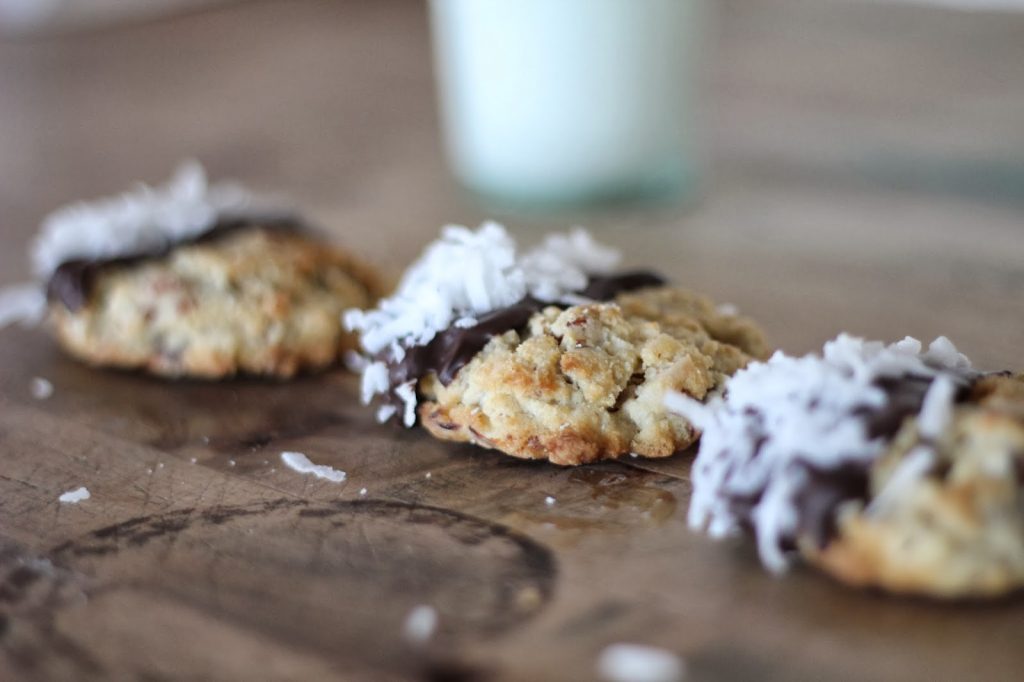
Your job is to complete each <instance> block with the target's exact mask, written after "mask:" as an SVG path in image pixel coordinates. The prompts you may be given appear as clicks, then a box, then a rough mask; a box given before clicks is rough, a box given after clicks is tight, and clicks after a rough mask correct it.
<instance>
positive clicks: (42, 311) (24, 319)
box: [0, 284, 46, 327]
mask: <svg viewBox="0 0 1024 682" xmlns="http://www.w3.org/2000/svg"><path fill="white" fill-rule="evenodd" d="M45 315H46V295H45V294H44V293H43V290H42V288H41V287H40V286H39V285H38V284H17V285H14V286H10V287H6V288H4V289H0V327H6V326H7V325H10V324H14V323H15V322H18V323H20V324H22V325H24V326H27V327H30V326H32V325H35V324H39V323H40V322H42V320H43V317H44V316H45Z"/></svg>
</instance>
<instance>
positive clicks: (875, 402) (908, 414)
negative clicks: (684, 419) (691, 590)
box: [670, 336, 1024, 598]
mask: <svg viewBox="0 0 1024 682" xmlns="http://www.w3.org/2000/svg"><path fill="white" fill-rule="evenodd" d="M1021 388H1022V382H1020V380H1019V379H1013V378H1010V377H1003V376H996V375H983V374H981V373H979V372H977V371H975V370H973V369H971V367H970V363H969V362H968V361H967V359H966V358H965V357H964V356H963V355H961V354H959V353H957V352H956V349H955V348H954V347H953V345H952V344H951V343H949V341H948V340H946V339H943V338H940V339H937V340H936V341H935V342H933V343H932V345H931V346H930V347H929V349H928V350H927V351H925V352H922V350H921V345H920V343H918V342H917V341H915V340H913V339H905V340H904V341H901V342H899V343H897V344H892V345H891V346H884V345H883V344H880V343H873V342H865V341H863V340H861V339H855V338H851V337H848V336H840V337H839V338H837V339H836V340H835V341H832V342H830V343H828V344H826V346H825V349H824V353H823V356H822V357H815V356H807V357H804V358H790V357H786V356H784V355H781V354H776V355H775V356H774V357H772V359H771V360H770V361H769V362H767V363H754V364H752V365H750V366H749V367H748V368H747V369H745V370H743V371H741V372H739V373H737V374H736V376H735V377H734V378H733V379H732V380H731V381H730V382H729V383H728V384H727V387H726V394H725V396H724V398H720V399H716V400H715V401H712V403H711V404H709V405H700V404H696V403H694V402H692V401H691V400H689V399H686V398H670V404H671V405H672V406H673V408H674V409H676V410H677V411H679V412H681V413H682V414H684V415H687V416H689V417H690V418H691V419H692V420H693V421H694V422H696V423H697V424H698V425H699V426H701V427H702V428H703V429H704V436H703V440H702V443H701V447H700V452H699V453H698V456H697V459H696V461H695V463H694V469H693V482H694V492H693V498H692V500H691V506H690V523H691V526H692V527H694V528H695V529H698V530H706V531H707V532H708V533H710V534H711V535H713V536H716V537H721V536H725V535H731V534H734V533H737V532H740V531H741V530H742V529H745V528H746V529H750V530H752V531H753V533H754V535H755V538H756V540H757V543H758V548H759V550H760V554H761V558H762V560H763V562H764V563H765V565H766V566H767V567H768V568H770V569H772V570H775V571H781V570H783V569H785V568H786V566H787V565H788V563H789V561H790V560H791V559H792V558H793V557H794V556H796V555H801V556H803V557H804V558H805V559H806V560H807V561H809V562H810V563H812V564H814V565H816V566H818V567H819V568H822V569H823V570H825V571H826V572H828V573H830V574H831V575H833V576H835V577H836V578H838V579H839V580H841V581H843V582H846V583H848V584H851V585H856V586H871V587H877V588H880V589H883V590H886V591H889V592H895V593H913V594H919V595H927V596H931V597H937V598H976V597H992V596H997V595H1000V594H1005V593H1007V592H1009V591H1012V590H1014V589H1017V588H1018V587H1020V586H1021V585H1022V584H1024V496H1022V492H1024V491H1022V489H1021V488H1022V483H1024V481H1022V471H1024V419H1021V416H1020V412H1019V409H1020V407H1021V404H1020V403H1019V402H1018V401H1019V400H1020V398H1021V395H1022V394H1021Z"/></svg>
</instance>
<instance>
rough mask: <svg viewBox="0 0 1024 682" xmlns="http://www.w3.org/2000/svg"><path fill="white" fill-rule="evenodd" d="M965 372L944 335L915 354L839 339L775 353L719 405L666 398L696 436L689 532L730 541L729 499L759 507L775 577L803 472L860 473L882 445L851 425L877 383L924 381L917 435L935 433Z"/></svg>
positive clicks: (735, 382)
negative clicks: (798, 354) (810, 351)
mask: <svg viewBox="0 0 1024 682" xmlns="http://www.w3.org/2000/svg"><path fill="white" fill-rule="evenodd" d="M970 367H971V365H970V361H969V360H968V359H967V358H966V357H965V356H963V355H962V354H960V353H959V352H957V350H956V347H955V346H953V344H952V343H951V342H950V341H949V340H948V339H946V338H944V337H940V338H938V339H936V340H935V341H933V342H932V344H931V345H930V346H929V347H928V350H927V351H925V352H922V349H921V343H920V342H919V341H917V340H916V339H913V338H910V337H907V338H905V339H903V340H902V341H899V342H897V343H894V344H891V345H888V346H886V345H885V344H883V343H880V342H869V341H864V340H863V339H859V338H855V337H851V336H847V335H845V334H843V335H840V336H839V337H837V338H836V339H835V340H833V341H830V342H828V343H827V344H825V347H824V351H823V355H822V356H821V357H818V356H814V355H808V356H805V357H802V358H794V357H789V356H786V355H784V354H782V353H781V352H777V353H776V354H775V355H774V356H772V358H771V359H770V360H769V361H768V362H755V363H752V364H751V365H749V366H748V367H747V368H746V369H744V370H741V371H740V372H737V373H736V375H735V376H734V377H733V378H732V379H731V380H730V381H729V382H728V383H727V386H726V394H725V396H724V397H715V398H712V399H711V400H709V402H708V403H707V404H702V403H699V402H697V401H695V400H693V399H691V398H688V397H686V396H684V395H682V394H671V395H669V396H667V397H666V405H667V406H668V407H669V408H670V409H672V410H673V411H675V412H677V413H679V414H681V415H682V416H684V417H686V418H687V419H688V420H690V421H691V422H692V423H693V424H694V425H695V426H697V427H698V428H699V429H701V430H702V431H703V435H702V438H701V445H700V451H699V453H698V455H697V459H696V461H695V462H694V466H693V473H692V476H693V497H692V500H691V503H690V510H689V523H690V526H691V527H692V528H694V529H695V530H700V529H704V530H706V531H707V532H708V533H709V534H710V535H711V536H712V537H723V536H726V535H731V534H734V533H736V532H738V530H739V528H740V525H741V522H742V521H743V520H744V519H742V518H741V517H740V516H739V512H738V511H737V510H736V505H735V500H738V499H745V500H757V502H756V504H755V505H754V507H753V511H752V513H751V518H750V519H749V520H750V521H751V522H752V523H753V526H754V531H755V534H756V537H757V542H758V549H759V552H760V555H761V559H762V561H763V562H764V564H765V565H766V566H767V567H768V568H769V569H771V570H773V571H782V570H784V569H785V567H786V565H787V561H786V556H785V553H784V550H783V546H784V545H785V544H786V541H787V540H792V538H793V537H794V534H795V532H796V527H797V523H798V510H797V508H796V506H795V502H794V498H795V495H796V493H797V492H798V491H799V490H801V488H802V487H803V486H804V485H806V483H807V477H808V468H813V469H816V470H819V471H825V470H833V469H837V468H839V467H841V466H843V465H844V464H860V465H868V464H870V463H871V462H872V461H874V460H875V459H876V458H877V457H878V456H879V455H880V454H881V453H882V452H883V450H884V448H885V446H886V444H885V442H883V439H872V438H871V437H870V436H869V434H868V431H867V425H866V423H865V420H864V419H857V418H854V415H855V414H857V413H858V412H859V411H860V412H863V411H864V410H865V409H867V410H872V409H873V410H880V409H882V408H884V407H885V405H886V404H887V400H888V398H887V395H886V392H885V391H884V390H883V389H882V388H880V387H879V386H877V385H876V384H875V381H876V380H878V379H882V378H899V377H918V378H922V379H926V380H932V382H931V385H930V387H929V390H928V393H927V395H926V398H925V403H924V406H923V407H922V409H921V412H920V415H919V420H920V425H921V426H920V428H921V429H922V432H923V433H925V432H926V433H928V434H932V435H936V434H938V433H940V432H941V431H942V430H943V428H944V427H945V424H946V423H947V421H948V419H949V417H950V414H951V409H952V401H953V397H954V395H955V392H956V388H957V386H958V385H961V384H962V383H963V381H964V378H965V377H966V376H968V375H969V374H970V373H971V370H970ZM936 379H937V380H936Z"/></svg>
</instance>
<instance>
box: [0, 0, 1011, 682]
mask: <svg viewBox="0 0 1024 682" xmlns="http://www.w3.org/2000/svg"><path fill="white" fill-rule="evenodd" d="M720 7H721V12H720V16H719V20H718V31H719V33H720V40H719V41H718V44H717V46H716V47H715V52H716V55H715V56H716V58H715V59H713V60H711V64H712V65H713V69H712V77H711V79H710V83H709V97H708V98H707V102H708V112H707V131H708V142H709V148H710V150H711V151H712V153H711V154H710V156H709V164H708V170H709V173H708V182H707V184H706V189H705V191H704V193H703V195H702V197H701V198H700V200H699V201H697V202H694V203H691V204H690V205H688V206H683V207H672V206H665V207H659V208H655V209H648V210H640V209H637V208H628V207H627V208H619V209H615V210H611V211H604V212H600V213H597V212H594V213H578V214H563V215H537V214H535V215H505V216H503V217H504V218H505V219H506V220H507V222H509V224H510V225H513V226H514V227H516V228H517V229H518V231H520V232H521V233H523V234H524V235H527V238H529V237H530V236H536V235H539V234H540V233H541V232H542V231H543V230H545V229H548V228H551V227H564V226H565V225H568V224H572V223H575V222H581V221H582V222H586V223H587V224H589V225H591V226H593V228H594V230H595V231H596V232H597V233H598V234H599V236H600V237H601V238H602V239H605V240H607V241H610V242H612V243H614V244H617V245H619V246H621V247H623V248H624V250H625V251H626V252H627V253H628V254H629V259H630V261H631V262H632V263H639V264H649V265H652V266H654V267H655V268H658V269H661V270H663V271H665V272H667V273H668V274H670V275H672V276H673V277H674V278H675V279H677V280H678V281H679V282H681V283H683V284H686V285H689V286H692V287H694V288H699V289H702V290H704V291H707V292H708V293H711V294H713V295H714V296H715V297H716V298H718V299H719V300H723V301H730V302H733V303H735V304H737V305H739V306H740V307H741V308H742V309H743V310H745V311H747V312H749V313H750V314H752V315H754V316H756V317H758V318H759V319H761V320H763V322H764V325H765V326H766V328H767V329H768V331H769V332H770V334H771V336H772V338H773V340H774V341H775V342H776V343H777V344H778V345H780V346H781V347H783V348H786V349H787V350H789V351H792V352H804V351H808V350H811V349H813V348H815V347H817V346H819V345H820V343H821V342H822V341H824V340H825V339H827V338H829V337H831V336H833V335H834V334H835V333H837V332H838V331H840V330H844V329H845V330H849V331H852V332H855V333H860V334H865V335H869V336H872V337H878V338H885V339H895V338H900V337H902V336H903V335H905V334H912V335H915V336H919V337H925V338H930V337H933V336H935V335H938V334H947V335H949V336H950V337H951V338H953V339H954V340H955V341H956V342H957V343H958V344H959V345H960V346H961V347H962V348H963V349H964V350H965V351H966V352H967V353H969V354H970V355H971V356H972V357H974V358H975V359H976V360H977V362H978V363H979V364H980V365H982V366H984V367H989V368H1002V367H1016V368H1018V369H1019V368H1021V367H1022V366H1024V362H1022V361H1021V349H1022V348H1024V128H1022V127H1021V126H1020V121H1021V120H1024V88H1022V86H1021V82H1020V77H1019V76H1020V73H1019V69H1020V64H1022V63H1024V16H1015V15H985V14H959V13H955V12H948V11H941V10H925V9H919V8H909V7H890V6H889V5H888V4H881V3H855V2H842V1H838V0H837V1H836V2H829V3H821V2H818V1H816V0H765V1H764V2H758V3H747V2H740V1H738V0H737V1H735V2H725V3H721V4H720ZM0 92H2V93H3V96H2V97H0V169H2V173H3V174H2V177H3V178H4V182H3V183H0V206H2V208H3V213H2V215H3V223H2V224H0V230H2V235H3V244H4V246H5V248H4V249H0V272H2V273H3V275H2V277H3V279H4V281H5V283H7V282H15V281H18V280H20V279H24V278H25V277H26V276H27V274H28V270H27V264H26V261H25V259H24V256H23V253H24V249H25V248H26V246H27V244H28V242H29V239H30V237H31V234H32V232H33V230H34V229H35V225H36V224H37V223H38V221H39V219H40V217H41V216H42V215H44V214H45V213H46V212H47V211H48V210H50V209H51V208H52V207H53V206H55V205H57V204H60V203H62V202H65V201H68V200H72V199H76V198H80V197H89V196H95V195H99V194H103V193H107V192H110V191H114V190H117V189H119V188H121V187H122V186H124V185H126V184H128V183H129V182H131V181H132V180H134V179H137V178H144V179H148V180H152V181H157V180H159V179H161V178H162V177H164V176H165V175H166V174H167V173H168V172H169V170H170V168H171V167H172V166H173V165H174V164H175V163H176V162H177V161H178V160H179V159H181V158H182V157H186V156H197V157H199V158H200V159H202V160H203V161H204V162H206V163H207V164H208V165H209V166H210V167H211V169H212V171H213V172H214V173H216V174H218V175H221V174H223V175H231V176H235V177H239V178H241V179H243V180H245V181H247V182H249V183H251V184H253V185H256V186H258V187H261V188H264V189H274V190H284V191H286V192H287V193H288V194H290V195H291V196H292V197H294V198H295V199H296V200H297V201H298V202H300V203H301V204H302V205H304V206H308V207H309V210H310V211H311V213H312V214H313V215H314V216H315V217H316V218H317V219H318V220H319V222H321V223H322V224H323V225H324V226H325V227H326V228H327V229H329V230H330V231H331V232H332V234H334V235H335V236H336V237H337V239H338V240H339V241H342V242H344V243H346V244H349V245H350V246H352V247H353V248H356V249H358V250H359V251H361V252H364V253H366V254H368V255H369V256H370V257H372V258H374V259H375V260H377V261H378V262H379V263H381V264H383V265H384V266H387V267H390V268H392V269H396V270H397V269H399V268H400V267H401V266H402V265H403V264H404V263H406V262H407V261H408V260H409V259H410V258H411V257H413V256H414V255H415V253H416V252H417V251H418V250H419V249H420V248H421V247H422V245H423V244H424V243H425V242H426V241H427V240H429V239H430V238H431V237H432V236H433V235H434V234H435V233H436V230H437V228H438V226H439V225H440V224H441V223H443V222H446V221H458V222H466V223H473V222H475V221H478V220H480V219H481V218H483V217H486V216H489V215H490V214H491V212H490V211H489V210H488V209H485V208H481V207H479V206H477V205H475V204H474V203H472V202H471V201H470V200H469V199H468V198H467V197H464V196H462V195H461V194H460V193H459V192H458V190H457V188H455V187H454V186H453V185H452V183H451V181H450V180H449V179H448V176H447V174H446V171H445V168H444V162H443V158H442V156H441V151H440V146H439V143H438V140H437V134H436V116H435V114H434V106H435V104H434V101H433V86H432V81H431V76H430V70H429V42H428V35H427V29H426V18H425V16H424V7H423V6H422V4H421V3H415V2H397V1H396V2H370V1H369V0H361V1H351V2H344V3H341V2H327V1H314V0H302V1H294V2H288V3H271V2H254V3H245V4H241V5H238V6H232V7H226V8H222V9H218V10H215V11H211V12H208V13H204V14H195V15H189V16H183V17H180V18H177V19H173V20H167V21H163V22H159V23H153V24H148V25H141V26H133V27H125V28H121V29H116V30H115V29H112V30H107V31H103V32H99V33H94V34H82V35H76V36H68V37H63V38H52V39H45V40H39V41H34V42H29V41H22V42H9V43H0ZM0 366H2V367H3V368H4V371H3V372H2V373H0V679H261V680H262V679H275V680H276V679H281V680H287V679H293V680H306V679H338V680H342V679H345V680H347V679H409V678H412V679H429V680H440V679H501V680H541V679H572V680H582V679H592V678H593V677H594V674H595V671H594V661H595V658H596V656H597V654H598V652H599V651H600V650H601V648H602V647H603V646H604V645H606V644H608V643H611V642H616V641H637V642H643V643H648V644H654V645H660V646H664V647H667V648H669V649H672V650H673V651H676V652H678V653H679V654H681V655H682V656H684V657H685V658H686V660H687V662H688V665H689V668H690V671H691V678H692V679H708V680H746V679H759V680H798V679H807V680H820V679H849V680H889V679H921V680H935V679H1015V678H1017V677H1018V676H1019V674H1018V673H1019V670H1020V668H1021V666H1022V665H1024V654H1022V653H1021V652H1022V651H1024V646H1022V645H1024V630H1022V629H1021V627H1020V622H1021V618H1022V616H1024V612H1022V604H1021V602H1020V600H1009V601H1007V602H1002V603H997V604H989V605H966V606H964V605H961V606H948V605H940V604H934V603H929V602H926V601H918V600H895V599H889V598H885V597H883V596H880V595H874V594H864V593H859V592H855V591H851V590H847V589H844V588H841V587H839V586H837V585H835V584H833V583H831V582H829V581H828V580H827V579H824V578H822V577H820V576H817V575H815V574H813V573H810V572H807V571H803V570H796V571H794V572H792V573H791V574H789V575H787V576H786V577H784V578H781V579H780V578H774V577H771V576H769V575H767V574H766V573H765V572H764V571H763V570H761V568H760V567H759V565H758V563H757V560H756V557H755V556H754V553H753V550H752V548H751V547H750V546H749V545H748V544H746V543H742V542H737V543H724V544H717V543H713V542H711V541H709V540H707V539H705V538H702V537H700V536H696V535H693V534H691V533H690V532H689V531H688V530H687V528H686V524H685V510H686V507H687V502H688V495H689V481H688V468H689V462H690V459H691V457H692V453H684V454H683V455H681V456H679V457H676V458H674V459H672V460H669V461H659V462H643V461H642V460H629V461H628V462H624V463H619V464H602V465H599V466H593V467H587V468H585V469H579V470H565V469H557V468H553V467H550V466H546V465H542V464H535V463H524V462H518V461H514V460H511V459H508V458H504V457H501V456H498V455H496V454H493V453H489V452H484V451H481V450H477V449H474V448H471V447H458V446H451V445H446V444H441V443H438V442H435V441H432V440H430V439H429V438H427V437H426V436H424V435H423V434H422V433H420V432H418V431H404V430H401V429H391V428H385V427H380V426H377V425H375V424H374V423H373V421H372V419H371V416H370V415H369V414H368V413H367V411H366V410H364V409H362V408H361V407H360V406H359V405H358V404H357V387H356V382H355V380H354V379H353V378H352V377H350V376H347V375H346V374H345V373H344V372H342V371H340V370H339V371H332V372H329V373H327V374H325V375H322V376H317V377H305V378H302V379H299V380H297V381H294V382H289V383H275V382H261V381H252V380H239V381H232V382H226V383H220V384H210V383H198V382H180V383H165V382H160V381H157V380H153V379H149V378H147V377H143V376H139V375H136V374H127V373H116V372H101V371H96V370H93V369H90V368H87V367H84V366H81V365H78V364H76V363H74V362H73V361H71V360H69V359H67V358H65V357H64V356H62V355H61V354H60V352H59V351H58V350H57V348H56V347H55V345H54V344H53V342H51V341H50V340H49V339H47V338H46V336H45V335H44V334H42V333H41V331H39V330H24V329H17V328H13V329H6V330H3V331H2V332H0ZM35 376H42V377H45V378H47V379H49V380H50V381H52V382H53V384H54V386H55V393H54V395H53V396H52V397H51V398H49V399H48V400H45V401H38V400H35V399H33V398H32V397H31V395H30V390H29V387H30V381H31V379H32V377H35ZM282 450H298V451H301V452H304V453H306V454H307V455H308V456H309V457H310V458H311V459H313V460H314V461H316V462H318V463H322V464H329V465H331V466H334V467H337V468H339V469H343V470H345V471H346V472H348V480H347V481H346V483H344V484H340V485H339V484H332V483H329V482H325V481H321V480H318V479H314V478H310V477H305V476H300V475H298V474H296V473H295V472H293V471H290V470H288V469H286V468H284V467H283V466H282V465H281V463H280V461H279V454H280V452H281V451H282ZM428 474H429V477H428ZM79 485H85V486H87V487H88V488H89V489H90V491H91V492H92V498H91V499H90V500H88V501H86V502H83V503H81V504H78V505H60V504H58V503H57V497H58V496H59V495H60V494H61V493H62V492H64V491H67V490H70V489H72V488H75V487H77V486H79ZM364 487H365V488H366V489H367V493H366V494H365V495H361V494H360V490H361V489H362V488H364ZM548 495H550V496H553V497H555V498H556V499H557V502H556V504H555V505H553V506H549V505H546V504H545V503H544V498H545V497H546V496H548ZM419 604H430V605H432V606H434V607H435V608H436V609H437V610H438V613H439V628H438V632H437V634H436V636H435V637H434V638H433V639H432V640H431V641H429V642H428V643H427V644H425V645H418V644H415V643H413V642H410V641H407V640H406V639H404V638H403V636H402V623H403V620H404V618H405V616H406V614H407V613H408V612H409V610H410V609H412V608H413V607H415V606H417V605H419Z"/></svg>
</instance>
